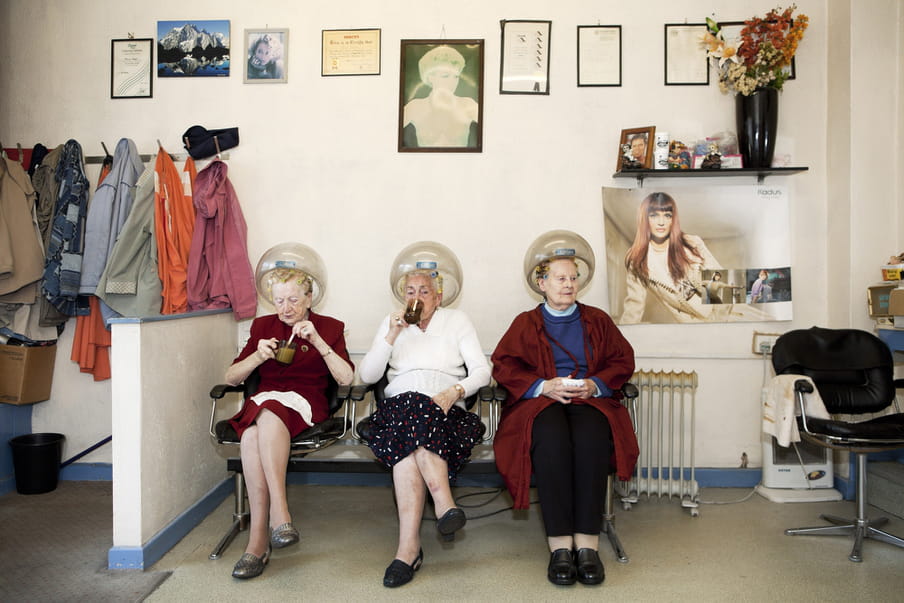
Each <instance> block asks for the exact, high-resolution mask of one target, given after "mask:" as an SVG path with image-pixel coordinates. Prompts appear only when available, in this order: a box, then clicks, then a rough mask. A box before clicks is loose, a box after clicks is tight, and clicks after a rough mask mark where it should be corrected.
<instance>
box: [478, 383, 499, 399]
mask: <svg viewBox="0 0 904 603" xmlns="http://www.w3.org/2000/svg"><path fill="white" fill-rule="evenodd" d="M477 398H478V399H479V400H480V401H481V402H492V401H493V400H495V399H496V388H495V387H494V386H492V385H484V386H483V387H481V388H480V389H479V390H477Z"/></svg>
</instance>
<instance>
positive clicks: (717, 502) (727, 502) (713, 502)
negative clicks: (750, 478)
mask: <svg viewBox="0 0 904 603" xmlns="http://www.w3.org/2000/svg"><path fill="white" fill-rule="evenodd" d="M760 483H762V482H760ZM759 485H760V484H757V486H759ZM754 494H756V486H754V487H753V490H751V491H750V492H749V493H747V495H745V496H744V498H739V499H737V500H699V499H698V500H697V504H700V505H736V504H738V503H742V502H746V501H748V500H750V497H751V496H753V495H754Z"/></svg>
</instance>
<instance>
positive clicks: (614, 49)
mask: <svg viewBox="0 0 904 603" xmlns="http://www.w3.org/2000/svg"><path fill="white" fill-rule="evenodd" d="M578 86H621V25H578Z"/></svg>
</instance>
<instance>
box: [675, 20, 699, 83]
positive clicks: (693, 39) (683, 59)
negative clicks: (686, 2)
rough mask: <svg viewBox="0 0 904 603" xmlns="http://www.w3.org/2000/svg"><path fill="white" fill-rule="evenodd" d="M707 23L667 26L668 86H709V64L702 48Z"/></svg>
mask: <svg viewBox="0 0 904 603" xmlns="http://www.w3.org/2000/svg"><path fill="white" fill-rule="evenodd" d="M705 32H706V24H705V23H684V24H678V23H667V24H666V25H665V85H666V86H708V85H709V63H708V61H707V59H706V52H705V51H704V50H703V48H701V47H700V36H702V35H703V34H704V33H705Z"/></svg>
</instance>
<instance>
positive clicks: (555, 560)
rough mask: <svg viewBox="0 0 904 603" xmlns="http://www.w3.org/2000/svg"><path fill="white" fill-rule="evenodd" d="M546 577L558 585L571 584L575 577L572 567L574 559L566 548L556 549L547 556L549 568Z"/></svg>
mask: <svg viewBox="0 0 904 603" xmlns="http://www.w3.org/2000/svg"><path fill="white" fill-rule="evenodd" d="M546 577H547V578H549V581H550V582H552V583H553V584H558V585H559V586H571V585H572V584H574V581H575V579H576V578H577V572H576V571H575V568H574V559H573V558H572V556H571V551H570V550H568V549H556V550H554V551H553V552H552V554H551V555H550V556H549V569H547V570H546Z"/></svg>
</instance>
